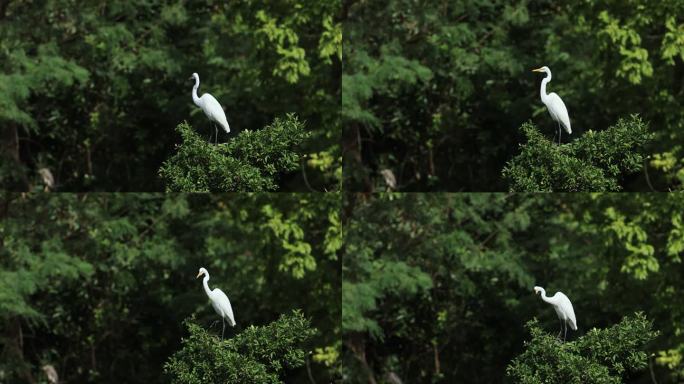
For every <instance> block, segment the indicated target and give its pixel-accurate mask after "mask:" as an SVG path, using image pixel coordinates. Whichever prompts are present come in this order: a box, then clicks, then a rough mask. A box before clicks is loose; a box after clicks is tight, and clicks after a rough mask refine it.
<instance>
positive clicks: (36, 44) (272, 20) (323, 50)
mask: <svg viewBox="0 0 684 384" xmlns="http://www.w3.org/2000/svg"><path fill="white" fill-rule="evenodd" d="M339 9H340V1H339V0H332V1H319V0H282V1H276V2H268V1H251V0H236V1H223V2H217V1H212V0H198V1H178V0H173V1H165V0H92V1H85V2H74V1H70V0H51V1H1V2H0V63H1V64H0V152H6V153H7V154H8V160H9V161H10V163H8V164H9V166H11V167H12V169H13V170H15V171H16V172H18V173H21V174H20V175H15V174H9V173H8V172H7V171H6V167H5V166H4V165H6V163H5V162H4V159H5V158H4V156H2V155H0V156H1V157H2V158H3V166H2V167H0V187H2V188H3V189H9V190H15V191H25V190H36V189H42V182H41V179H40V178H39V177H37V172H38V170H39V169H41V168H47V169H49V170H50V171H51V172H52V174H53V175H54V177H55V179H56V181H57V190H59V191H87V190H97V191H161V190H163V189H164V184H163V183H162V181H161V180H160V179H159V177H158V168H159V165H160V164H161V163H162V162H163V161H164V160H166V159H168V157H169V156H170V155H171V153H172V151H173V148H174V145H175V144H176V143H177V136H176V135H173V134H172V132H171V129H170V127H174V126H176V125H177V124H178V122H180V121H183V120H187V121H188V122H189V123H190V124H192V125H193V126H194V127H195V129H198V130H199V132H200V133H201V134H203V135H204V134H206V135H207V136H208V134H209V131H210V130H211V131H212V132H213V130H214V129H213V127H211V125H209V124H207V120H206V116H204V114H203V113H202V112H201V110H199V108H197V106H195V105H194V104H193V102H192V98H191V91H192V86H193V83H192V81H189V80H188V77H189V76H190V75H191V74H192V73H193V72H197V73H199V75H200V78H201V80H202V83H201V85H200V88H199V94H200V95H201V94H203V93H205V92H207V93H210V94H212V95H213V96H215V97H216V99H217V100H218V101H219V102H220V103H221V105H222V106H223V107H224V108H225V110H226V115H227V117H228V121H229V122H230V125H231V129H232V130H233V134H238V133H240V132H241V131H243V130H251V131H257V130H260V129H262V128H263V127H264V126H266V125H267V124H270V123H271V122H272V121H273V120H274V119H275V118H276V117H278V116H285V114H287V113H290V112H296V113H297V115H298V116H299V117H300V118H301V119H302V120H303V121H306V122H307V128H308V129H311V130H310V131H309V133H310V139H309V140H307V141H306V142H304V143H303V145H302V146H301V148H300V149H299V153H300V154H301V155H303V157H304V160H305V161H301V162H300V163H298V164H297V167H298V168H302V172H289V173H287V174H286V175H284V176H283V177H281V178H280V179H279V180H278V187H279V188H278V189H279V190H304V189H305V184H306V183H305V180H304V176H303V173H304V172H303V171H304V170H305V171H306V174H307V175H308V176H307V177H308V179H307V181H308V183H309V184H311V186H312V188H315V189H317V190H323V189H326V190H336V189H338V188H339V184H340V180H341V151H340V143H339V138H340V132H341V125H340V122H339V117H338V108H339V99H340V81H339V77H340V68H341V59H342V52H341V50H342V25H341V21H340V20H338V19H337V15H338V13H339ZM5 144H6V145H5ZM8 168H9V167H8Z"/></svg>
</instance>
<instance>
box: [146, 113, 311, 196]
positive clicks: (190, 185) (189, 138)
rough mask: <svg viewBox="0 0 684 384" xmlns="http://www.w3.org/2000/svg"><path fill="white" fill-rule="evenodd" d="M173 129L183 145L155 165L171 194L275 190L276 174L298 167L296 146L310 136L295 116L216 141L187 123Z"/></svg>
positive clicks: (298, 157)
mask: <svg viewBox="0 0 684 384" xmlns="http://www.w3.org/2000/svg"><path fill="white" fill-rule="evenodd" d="M176 130H177V131H178V132H179V133H180V134H181V136H182V137H183V144H181V145H180V146H179V147H178V151H177V153H176V154H175V155H173V157H171V158H170V159H168V160H166V161H165V162H164V164H163V165H162V167H161V168H160V169H159V175H160V177H161V178H162V179H163V180H164V181H165V183H166V189H167V191H174V192H221V191H247V192H249V191H262V190H275V189H277V188H278V183H277V182H276V177H277V176H279V175H281V174H283V173H286V172H289V171H294V170H296V169H297V168H298V167H299V165H300V163H301V162H300V155H299V153H297V151H296V148H295V147H297V146H299V145H300V144H301V143H302V141H303V140H304V139H305V138H306V137H307V136H308V133H307V132H306V131H305V130H304V125H303V124H302V123H300V122H299V120H297V117H296V116H294V115H288V116H287V118H286V119H284V120H281V119H276V120H275V121H274V122H273V124H271V125H269V126H267V127H265V128H263V129H261V130H258V131H255V132H251V131H242V132H240V134H239V135H238V136H236V137H235V138H233V139H231V140H230V141H229V142H228V143H225V144H220V145H212V144H211V143H207V142H206V140H205V139H203V138H202V137H200V136H199V135H197V133H195V132H194V131H193V130H192V127H190V126H189V125H188V124H187V123H183V124H180V125H178V127H176Z"/></svg>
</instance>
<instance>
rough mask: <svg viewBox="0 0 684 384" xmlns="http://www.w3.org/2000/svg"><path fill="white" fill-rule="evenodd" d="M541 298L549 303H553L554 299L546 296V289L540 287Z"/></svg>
mask: <svg viewBox="0 0 684 384" xmlns="http://www.w3.org/2000/svg"><path fill="white" fill-rule="evenodd" d="M541 298H542V300H544V301H546V302H547V303H549V304H553V303H554V300H553V299H552V298H551V297H547V296H546V291H545V290H543V289H542V291H541Z"/></svg>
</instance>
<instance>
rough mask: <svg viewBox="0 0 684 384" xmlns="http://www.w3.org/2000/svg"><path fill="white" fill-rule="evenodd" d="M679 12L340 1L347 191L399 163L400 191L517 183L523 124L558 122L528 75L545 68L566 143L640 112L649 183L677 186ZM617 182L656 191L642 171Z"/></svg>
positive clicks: (366, 186)
mask: <svg viewBox="0 0 684 384" xmlns="http://www.w3.org/2000/svg"><path fill="white" fill-rule="evenodd" d="M683 13H684V5H682V2H681V1H679V0H665V1H653V0H630V1H617V2H616V1H607V0H597V1H579V0H576V1H567V2H563V3H562V4H559V3H558V2H554V1H546V0H545V1H534V2H531V1H507V0H490V1H480V0H462V1H457V2H452V3H446V2H415V1H409V0H380V1H373V2H359V1H349V2H346V3H345V6H344V7H343V15H344V17H345V19H346V22H345V25H344V28H345V44H344V48H343V49H344V57H345V66H344V72H343V78H342V89H343V98H342V117H343V119H344V126H345V132H344V134H343V137H344V142H345V145H346V148H347V150H346V151H345V165H346V166H345V168H344V171H345V182H346V183H348V188H349V189H352V190H357V191H359V190H363V191H370V190H377V189H380V190H385V187H386V182H385V181H384V177H383V171H391V172H392V173H393V174H394V176H395V178H396V181H397V182H396V184H397V188H398V189H400V190H405V191H419V190H421V191H422V190H441V191H460V190H470V191H503V190H507V189H509V186H510V185H507V184H508V183H507V181H508V180H506V179H504V178H503V177H502V174H501V170H502V169H503V168H504V166H505V164H506V162H508V161H510V160H511V159H512V158H514V157H515V156H516V155H518V154H519V146H518V145H517V144H518V143H521V142H524V140H525V137H522V136H521V135H520V134H519V132H518V131H517V129H516V128H517V127H519V126H521V125H522V124H523V123H525V122H526V121H529V120H530V119H532V121H533V122H534V124H535V125H537V126H538V127H540V131H542V132H544V133H545V135H547V136H548V137H552V136H553V129H555V128H556V124H555V122H554V121H552V120H551V119H550V117H549V115H548V113H547V111H546V107H545V106H544V105H543V104H542V103H541V101H540V100H539V96H538V95H539V93H538V92H539V85H540V81H541V78H540V77H539V76H537V75H535V74H533V73H531V72H530V70H531V69H532V68H537V67H540V66H542V65H547V66H549V67H550V68H551V69H552V70H553V81H552V82H551V83H550V84H549V89H548V91H549V92H556V93H558V94H559V95H560V96H561V97H562V98H563V100H564V102H565V104H566V105H567V108H568V111H569V114H570V120H571V122H572V128H573V134H572V135H571V136H570V137H569V139H571V140H579V138H582V137H583V136H584V135H586V134H587V133H588V132H589V131H593V132H595V133H599V132H600V131H603V130H605V129H607V128H608V127H609V126H610V125H612V124H614V123H615V122H616V121H618V119H619V118H621V117H626V116H630V115H632V114H639V116H641V118H642V119H643V120H644V121H648V122H649V126H650V129H651V132H653V134H654V136H653V139H652V140H651V141H650V142H648V143H645V145H644V147H643V149H641V150H640V151H639V153H641V154H642V155H643V156H645V159H646V160H647V165H648V166H649V168H650V169H649V170H648V171H649V174H650V177H651V184H652V185H653V188H654V189H656V190H668V189H674V188H679V187H681V185H682V182H681V180H682V179H684V178H683V176H682V175H684V171H682V168H684V167H683V165H684V163H683V162H682V157H684V152H683V148H684V145H683V143H684V134H683V132H684V108H682V100H684V86H682V76H684V75H683V74H684V60H683V58H684V44H682V41H684V21H682V18H681V17H680V16H679V15H682V14H683ZM576 138H578V139H576ZM586 150H587V151H589V150H590V148H587V149H586ZM533 171H534V169H528V170H527V172H528V173H531V172H533ZM619 182H620V184H619V186H620V189H622V190H645V189H648V185H647V184H648V183H647V181H646V179H645V177H628V178H624V179H620V180H619Z"/></svg>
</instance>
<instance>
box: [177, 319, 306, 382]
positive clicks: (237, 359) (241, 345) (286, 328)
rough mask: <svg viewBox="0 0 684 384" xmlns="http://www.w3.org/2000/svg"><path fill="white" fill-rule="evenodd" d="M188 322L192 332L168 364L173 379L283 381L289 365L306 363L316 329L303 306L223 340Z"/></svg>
mask: <svg viewBox="0 0 684 384" xmlns="http://www.w3.org/2000/svg"><path fill="white" fill-rule="evenodd" d="M185 325H186V327H187V328H188V331H189V332H190V336H189V337H187V338H184V339H183V348H182V349H181V350H179V351H178V352H176V353H174V354H173V355H172V356H171V358H170V359H169V361H168V362H167V363H166V364H165V366H164V370H165V371H166V372H167V373H169V374H171V375H172V377H173V379H172V381H171V382H172V383H174V384H194V383H206V384H212V383H215V384H221V383H222V384H266V383H273V384H278V383H284V381H283V377H284V376H285V373H286V372H287V371H289V370H292V369H295V368H299V367H302V366H304V364H305V360H306V358H307V354H308V351H306V350H304V349H303V348H302V345H303V344H304V343H306V342H308V341H309V340H310V339H311V338H312V337H313V336H314V334H315V333H316V330H315V329H313V328H311V325H310V323H309V321H308V320H307V319H305V318H304V317H303V316H302V313H301V312H299V311H293V312H291V313H288V314H285V315H281V316H280V317H279V318H278V319H277V320H276V321H273V322H272V323H269V324H267V325H257V326H254V325H250V326H249V327H247V328H246V329H245V330H244V331H242V332H240V333H238V334H236V335H234V336H231V337H230V338H229V339H226V340H223V341H221V340H220V335H219V336H218V337H217V336H216V335H212V334H210V333H209V332H208V331H207V330H206V329H205V328H203V327H201V326H200V325H198V324H197V323H195V322H193V321H192V320H185Z"/></svg>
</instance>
